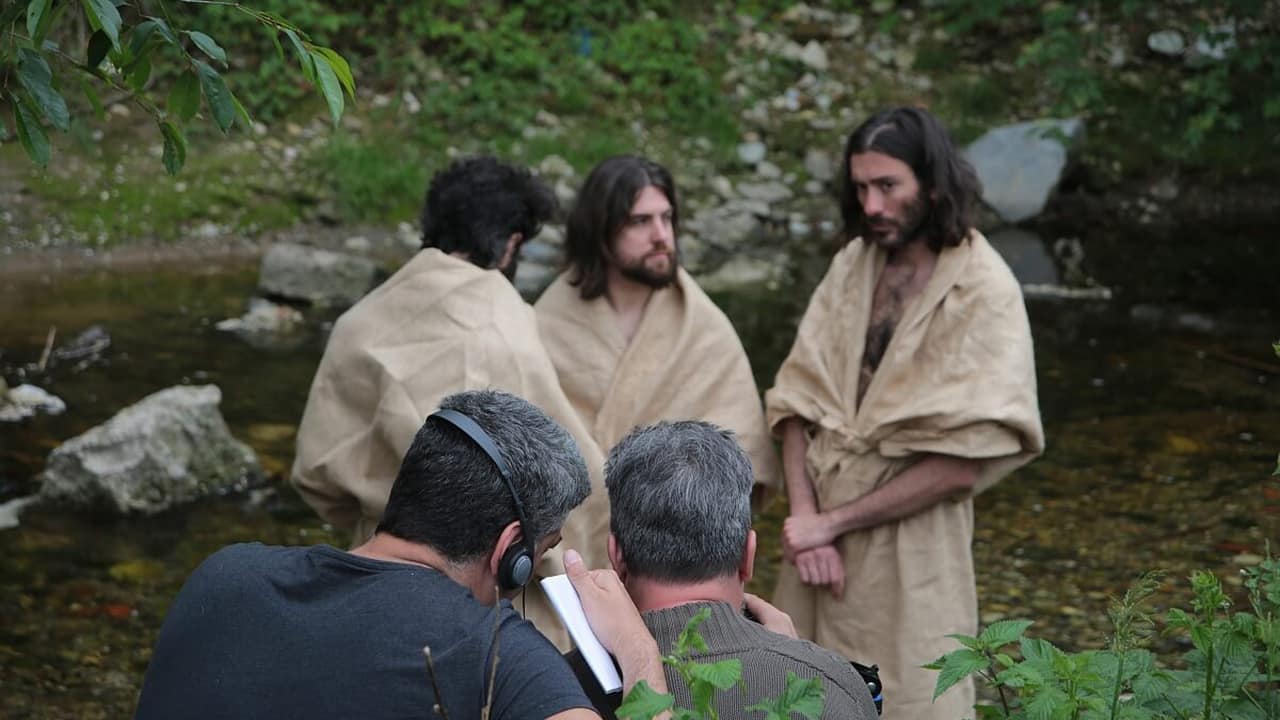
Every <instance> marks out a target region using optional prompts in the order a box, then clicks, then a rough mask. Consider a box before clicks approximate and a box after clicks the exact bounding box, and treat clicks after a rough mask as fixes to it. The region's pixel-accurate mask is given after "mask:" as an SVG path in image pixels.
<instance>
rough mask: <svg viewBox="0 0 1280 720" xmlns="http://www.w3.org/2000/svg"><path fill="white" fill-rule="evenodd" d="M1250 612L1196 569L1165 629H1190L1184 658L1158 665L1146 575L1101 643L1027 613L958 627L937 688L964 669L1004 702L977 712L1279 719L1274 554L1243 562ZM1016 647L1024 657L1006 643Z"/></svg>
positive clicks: (1278, 568) (1150, 577) (1279, 593)
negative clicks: (1080, 644) (1054, 637)
mask: <svg viewBox="0 0 1280 720" xmlns="http://www.w3.org/2000/svg"><path fill="white" fill-rule="evenodd" d="M1244 575H1245V580H1244V586H1245V587H1246V588H1247V589H1248V591H1249V601H1250V611H1249V612H1237V613H1231V612H1230V608H1231V602H1230V599H1229V598H1228V597H1227V595H1226V593H1225V592H1224V591H1223V589H1222V585H1221V583H1220V582H1219V581H1218V578H1217V577H1215V576H1214V575H1213V574H1212V573H1208V572H1197V573H1194V574H1193V575H1192V576H1191V588H1192V592H1193V600H1192V607H1191V611H1190V612H1187V611H1185V610H1181V609H1173V610H1170V611H1169V613H1168V618H1167V620H1168V629H1167V632H1180V633H1183V634H1185V635H1186V636H1187V637H1189V638H1190V640H1191V643H1192V649H1191V650H1190V651H1188V652H1187V653H1186V655H1185V656H1184V660H1185V664H1186V667H1185V668H1182V669H1167V668H1163V667H1160V665H1159V664H1158V663H1157V662H1156V660H1155V657H1154V655H1152V654H1151V653H1150V652H1149V651H1148V650H1146V649H1144V648H1143V647H1142V646H1143V645H1144V644H1145V641H1146V640H1147V638H1148V637H1149V636H1150V634H1151V632H1152V628H1153V627H1154V624H1153V619H1152V617H1151V615H1150V613H1149V612H1148V611H1146V610H1145V609H1144V608H1143V607H1142V603H1143V601H1145V600H1146V599H1147V598H1148V597H1150V596H1151V595H1152V594H1153V593H1154V592H1155V591H1156V590H1157V589H1158V587H1159V584H1160V579H1159V576H1158V575H1156V574H1147V575H1144V576H1143V577H1142V578H1140V579H1139V580H1138V581H1137V582H1136V583H1135V584H1134V585H1133V587H1132V588H1130V590H1129V591H1128V592H1127V593H1126V594H1125V596H1124V598H1122V599H1120V600H1118V601H1116V602H1115V603H1114V605H1113V607H1112V610H1111V612H1110V618H1111V622H1112V626H1113V628H1114V634H1113V635H1112V637H1111V638H1110V639H1109V642H1108V644H1107V647H1106V648H1105V649H1103V650H1089V651H1085V652H1079V653H1067V652H1064V651H1062V650H1061V649H1059V648H1057V647H1055V646H1054V645H1053V644H1052V643H1050V642H1048V641H1046V640H1040V639H1034V638H1028V637H1026V636H1025V632H1026V630H1027V628H1028V627H1029V626H1030V625H1031V622H1030V621H1026V620H1008V621H1001V622H998V623H993V624H992V625H991V626H990V627H988V628H987V629H986V630H984V631H983V632H982V633H981V634H980V635H979V636H978V637H976V638H974V637H967V636H954V637H955V638H956V639H957V640H958V641H959V642H960V644H961V645H962V647H961V648H960V649H958V650H955V651H953V652H950V653H947V654H946V655H944V656H942V657H941V658H939V659H938V660H937V661H935V662H934V663H931V664H930V665H929V666H928V667H931V668H933V669H936V670H939V675H938V682H937V685H936V689H935V693H934V697H937V696H938V695H940V694H941V693H942V692H944V691H945V690H947V689H948V688H950V687H951V686H952V685H954V684H956V683H957V682H960V681H961V680H963V679H964V678H966V677H970V676H976V677H977V678H979V679H981V680H982V681H983V682H985V683H986V684H987V685H988V686H990V687H992V688H993V689H994V690H995V691H996V693H997V695H998V696H999V699H1000V703H999V705H979V706H978V707H977V708H976V711H977V715H978V717H979V718H984V719H986V718H1002V719H1003V718H1018V719H1023V718H1026V719H1028V720H1030V719H1037V720H1040V719H1044V720H1048V719H1050V718H1052V719H1054V720H1057V719H1058V718H1063V719H1067V718H1070V719H1072V720H1074V719H1085V718H1089V719H1092V718H1110V719H1111V720H1118V719H1125V720H1145V719H1155V718H1160V719H1164V718H1169V719H1174V718H1177V719H1179V720H1189V719H1190V718H1198V719H1199V720H1211V719H1212V718H1242V719H1243V718H1248V719H1250V720H1253V719H1255V718H1256V719H1259V720H1262V719H1266V720H1275V719H1276V718H1280V686H1278V683H1280V561H1277V560H1276V559H1273V558H1271V557H1270V553H1269V552H1268V557H1267V559H1265V560H1264V561H1262V562H1261V563H1260V564H1259V565H1257V566H1255V567H1252V568H1248V569H1246V570H1245V571H1244ZM1014 644H1016V645H1017V646H1018V651H1017V657H1015V656H1014V654H1013V653H1012V652H1011V651H1010V650H1009V649H1008V646H1010V645H1014Z"/></svg>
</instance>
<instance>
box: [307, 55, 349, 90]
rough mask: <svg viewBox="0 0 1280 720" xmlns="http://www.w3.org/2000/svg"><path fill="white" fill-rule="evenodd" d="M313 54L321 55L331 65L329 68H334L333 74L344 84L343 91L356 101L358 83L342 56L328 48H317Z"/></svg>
mask: <svg viewBox="0 0 1280 720" xmlns="http://www.w3.org/2000/svg"><path fill="white" fill-rule="evenodd" d="M312 53H313V54H314V53H320V54H321V55H323V56H324V59H325V60H326V61H327V62H328V63H329V67H331V68H333V74H334V75H337V76H338V81H339V82H341V83H342V87H343V89H345V90H346V91H347V94H348V95H350V96H351V99H352V100H355V99H356V81H355V78H353V77H352V76H351V66H350V65H348V64H347V61H346V60H345V59H343V57H342V56H341V55H339V54H338V53H336V52H334V51H333V50H332V49H330V48H327V47H316V48H314V49H313V50H312Z"/></svg>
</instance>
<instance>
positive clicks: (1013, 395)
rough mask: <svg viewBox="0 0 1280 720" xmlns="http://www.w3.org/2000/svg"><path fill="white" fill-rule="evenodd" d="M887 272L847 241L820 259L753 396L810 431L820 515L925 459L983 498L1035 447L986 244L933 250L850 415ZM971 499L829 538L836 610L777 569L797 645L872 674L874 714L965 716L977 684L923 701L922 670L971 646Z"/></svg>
mask: <svg viewBox="0 0 1280 720" xmlns="http://www.w3.org/2000/svg"><path fill="white" fill-rule="evenodd" d="M885 260H886V255H885V252H884V251H883V250H881V249H879V248H878V247H876V246H875V245H874V244H868V243H864V242H863V241H862V240H860V239H857V240H854V241H853V242H851V243H849V245H847V246H846V247H845V248H844V249H843V250H841V251H840V253H839V254H837V255H836V257H835V259H834V260H833V261H832V263H831V268H830V269H829V270H828V271H827V274H826V277H824V278H823V280H822V282H821V284H820V285H819V286H818V289H817V290H816V291H814V294H813V297H812V298H811V300H810V301H809V307H808V309H807V310H806V311H805V315H804V318H803V319H802V320H801V322H800V327H799V330H798V331H797V336H796V340H795V344H794V345H793V346H792V348H791V353H790V355H789V356H788V357H787V359H786V361H785V362H784V363H783V365H782V367H781V368H780V369H779V370H778V376H777V382H776V385H775V387H773V388H772V389H771V390H769V392H768V394H767V395H766V398H765V404H766V412H767V414H768V418H769V425H770V427H771V428H773V429H774V430H775V431H776V430H777V428H778V423H779V422H781V421H782V420H784V419H785V418H788V417H792V416H797V417H800V418H803V419H804V420H805V421H807V423H808V433H809V449H808V453H807V456H806V465H807V469H808V473H809V477H810V478H811V479H812V481H813V485H814V492H815V495H816V497H817V501H818V506H819V508H820V509H830V508H834V507H836V506H838V505H842V504H844V503H847V502H849V501H852V500H854V499H856V498H858V497H860V496H862V495H864V494H866V493H868V492H870V491H871V490H873V489H875V488H876V487H879V486H880V485H882V484H884V483H885V482H887V481H888V480H889V479H891V478H892V477H893V476H894V475H896V474H897V473H898V472H900V471H901V470H902V469H904V468H906V467H907V466H909V465H910V464H912V463H913V462H915V461H916V460H918V459H919V458H920V457H921V454H923V453H939V454H944V455H952V456H956V457H964V458H975V459H981V460H983V461H984V462H983V464H982V471H981V473H980V477H979V479H978V485H977V488H976V489H975V492H980V491H982V490H984V489H986V488H987V487H990V486H991V484H992V483H994V482H996V481H997V480H998V479H1000V478H1001V477H1003V476H1004V475H1005V474H1007V473H1009V472H1010V471H1011V470H1013V469H1014V468H1016V467H1018V466H1020V465H1022V464H1023V463H1026V462H1028V461H1029V460H1030V459H1031V458H1033V457H1035V456H1036V455H1037V454H1039V453H1040V452H1041V451H1042V450H1043V449H1044V434H1043V430H1042V429H1041V425H1040V411H1039V404H1038V401H1037V399H1036V377H1035V360H1034V356H1033V352H1032V346H1031V331H1030V327H1029V325H1028V322H1027V315H1026V309H1025V306H1024V304H1023V300H1022V293H1021V289H1020V288H1019V286H1018V283H1017V281H1016V280H1015V279H1014V277H1013V274H1012V273H1011V272H1010V271H1009V268H1008V266H1007V265H1006V264H1005V263H1004V260H1003V259H1002V258H1001V257H1000V256H999V255H998V254H997V253H996V252H995V250H993V249H992V248H991V246H990V245H989V244H988V243H987V240H986V238H984V237H982V235H981V234H979V233H977V232H974V233H972V234H971V235H970V238H969V240H968V241H966V242H965V243H962V244H961V245H960V246H959V247H955V248H948V249H944V250H943V251H942V253H941V254H940V256H939V257H938V262H937V265H936V267H935V269H934V272H933V276H932V278H931V279H930V281H929V283H928V285H927V286H926V287H925V288H924V290H923V291H922V292H921V293H920V294H919V295H918V296H917V297H916V298H915V299H914V300H912V301H911V302H910V304H909V305H908V306H907V308H906V309H905V311H904V313H903V317H902V319H901V320H900V321H899V323H898V326H897V328H896V330H895V332H894V334H893V338H892V340H891V341H890V343H889V346H888V348H887V349H886V350H885V354H884V357H883V359H882V360H881V363H880V366H879V369H878V370H877V371H876V373H875V375H874V376H873V378H872V380H871V382H870V385H869V386H868V387H867V390H866V394H865V395H864V397H863V399H862V405H861V407H859V406H858V404H857V396H858V380H859V371H860V369H861V365H862V354H863V349H864V347H863V346H864V344H865V341H866V335H867V323H868V319H869V317H870V312H871V303H872V295H873V293H874V291H875V285H876V279H877V277H878V276H879V272H880V270H881V269H882V268H883V267H884V265H885ZM972 542H973V502H972V500H971V499H970V498H965V499H963V500H961V501H957V502H952V501H944V502H942V503H939V504H938V505H935V506H934V507H932V508H930V509H928V510H925V511H924V512H921V513H918V514H916V515H913V516H911V517H908V518H905V519H903V520H900V521H898V522H893V523H888V524H885V525H881V526H879V527H875V528H872V529H870V530H866V531H859V532H852V533H848V534H846V535H844V536H842V537H841V538H840V539H839V540H837V541H836V547H837V548H838V549H839V551H840V553H841V556H842V557H843V559H844V566H845V575H846V589H845V596H844V599H843V600H836V599H834V598H832V597H831V594H830V592H828V590H827V589H826V588H813V587H811V586H807V585H804V584H802V583H801V582H800V580H799V577H798V575H797V573H796V569H795V566H794V565H791V564H790V563H784V564H783V567H782V572H781V574H780V577H779V580H778V589H777V594H776V596H775V598H774V599H775V601H776V602H777V603H778V604H779V605H780V606H781V607H782V609H783V610H786V611H787V612H789V613H791V615H792V618H793V619H794V621H795V623H796V627H797V629H798V630H799V631H800V633H801V635H802V636H803V637H807V638H809V639H812V640H814V641H815V642H817V643H818V644H819V645H822V646H824V647H827V648H829V649H831V650H835V651H837V652H840V653H842V654H845V655H847V656H849V657H850V658H852V659H856V660H859V661H861V662H866V663H877V664H879V666H880V668H881V673H882V677H883V680H884V688H885V717H886V718H892V719H895V720H898V719H902V718H912V719H916V718H937V719H938V720H944V719H945V720H956V719H957V718H961V717H973V697H974V695H973V686H972V684H963V685H961V686H958V687H956V688H954V689H953V690H951V691H949V692H947V693H946V694H944V695H943V696H942V697H940V698H938V701H937V703H934V704H932V705H931V704H930V698H932V696H933V687H934V684H935V681H936V680H937V673H935V672H933V671H930V670H923V669H920V667H919V666H920V665H922V664H924V663H927V662H930V661H932V660H934V659H936V658H937V657H939V656H940V655H942V654H943V653H945V652H948V651H950V650H953V649H955V648H956V647H958V646H957V645H956V642H955V641H954V640H951V639H948V638H947V637H945V636H946V635H948V634H951V633H964V634H967V635H972V634H975V630H976V626H977V616H978V611H977V596H976V589H975V584H974V572H973V555H972V552H971V545H972Z"/></svg>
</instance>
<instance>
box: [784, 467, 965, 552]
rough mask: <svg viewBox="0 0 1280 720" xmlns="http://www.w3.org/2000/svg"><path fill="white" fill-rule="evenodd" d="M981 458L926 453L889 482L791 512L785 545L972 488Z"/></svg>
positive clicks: (878, 521)
mask: <svg viewBox="0 0 1280 720" xmlns="http://www.w3.org/2000/svg"><path fill="white" fill-rule="evenodd" d="M981 468H982V463H981V461H979V460H970V459H968V458H958V457H953V456H950V455H927V456H925V457H924V459H922V460H920V461H919V462H917V463H916V464H914V465H912V466H911V467H909V468H907V469H906V470H903V471H902V472H901V473H898V474H897V475H896V476H894V477H893V478H892V479H890V480H889V482H887V483H885V484H884V485H881V486H880V487H878V488H876V489H875V490H872V491H871V492H869V493H867V494H866V495H863V496H862V497H860V498H857V499H856V500H850V501H849V502H847V503H845V504H843V505H840V506H837V507H834V508H831V509H829V510H825V511H823V512H820V513H817V514H814V515H807V516H803V515H802V516H797V515H792V516H791V517H789V518H787V519H786V521H785V522H784V523H783V526H782V546H783V550H784V552H785V553H786V554H787V555H788V556H792V555H794V554H796V553H800V552H803V551H804V550H807V549H809V548H814V547H819V546H822V545H827V544H829V543H831V542H833V541H834V540H835V539H836V538H838V537H840V536H841V535H844V534H845V533H847V532H853V531H855V530H865V529H867V528H873V527H876V526H878V525H883V524H885V523H888V522H893V521H895V520H901V519H902V518H905V517H909V516H911V515H915V514H916V513H918V512H921V511H923V510H927V509H928V508H931V507H933V506H934V505H937V504H938V503H940V502H944V501H946V500H951V499H954V498H957V497H961V496H964V495H967V494H968V493H970V492H972V491H973V486H974V484H975V483H976V482H977V480H978V472H979V471H980V470H981Z"/></svg>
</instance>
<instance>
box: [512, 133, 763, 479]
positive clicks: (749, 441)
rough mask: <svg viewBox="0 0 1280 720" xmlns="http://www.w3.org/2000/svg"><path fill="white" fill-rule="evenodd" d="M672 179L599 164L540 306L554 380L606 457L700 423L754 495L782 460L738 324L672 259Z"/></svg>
mask: <svg viewBox="0 0 1280 720" xmlns="http://www.w3.org/2000/svg"><path fill="white" fill-rule="evenodd" d="M678 225H679V203H678V200H677V197H676V188H675V184H674V181H673V180H672V178H671V174H670V173H669V172H667V170H666V169H665V168H663V167H662V166H660V165H658V164H656V163H653V162H651V161H649V160H646V159H644V158H640V157H635V156H630V155H624V156H618V157H613V158H610V159H608V160H605V161H604V162H602V163H601V164H600V165H598V166H596V168H595V169H594V170H592V172H591V174H590V175H589V176H588V177H587V180H586V182H585V184H584V185H583V188H582V190H581V192H579V193H578V201H577V204H576V206H575V207H574V210H573V212H572V213H571V214H570V217H569V220H568V227H567V245H568V255H569V257H568V260H569V269H568V271H567V272H565V273H563V274H561V275H560V276H559V277H558V278H556V280H555V281H554V282H553V283H552V284H551V286H550V287H549V288H547V290H546V291H545V292H544V293H543V295H542V297H541V298H539V299H538V302H537V303H536V304H535V309H536V310H537V315H538V325H539V329H540V330H541V332H542V339H543V341H544V342H545V343H546V346H547V350H548V351H549V352H550V353H551V359H552V362H553V363H554V364H555V366H556V371H557V373H558V374H559V377H560V384H561V386H562V387H563V388H564V391H565V394H567V395H568V397H569V400H570V402H572V404H573V407H574V409H575V410H576V411H577V413H578V415H579V416H580V417H581V418H582V420H583V422H584V423H586V425H587V427H588V428H589V430H590V431H591V435H592V437H593V438H595V440H596V443H597V444H598V445H599V446H600V448H601V449H602V450H606V451H607V449H608V448H611V447H613V446H614V444H616V443H617V442H618V441H619V440H621V439H622V438H623V436H625V435H626V434H627V433H628V432H630V431H631V430H632V428H635V427H637V426H640V425H649V424H652V423H655V422H658V421H660V420H704V421H707V422H710V423H714V424H716V425H719V426H721V427H725V428H728V429H731V430H733V431H734V433H735V435H736V436H737V438H738V442H740V443H741V444H742V446H743V448H744V449H745V450H746V451H747V453H748V455H749V456H750V457H751V461H752V465H753V470H754V472H755V481H756V485H757V488H760V487H768V486H773V485H775V484H776V483H777V478H778V464H777V456H776V452H775V450H774V447H773V442H772V441H771V440H770V438H769V433H768V430H767V429H766V427H765V423H764V413H763V412H762V410H761V404H760V394H759V391H758V390H757V388H756V383H755V379H754V377H753V376H752V374H751V365H750V363H749V362H748V360H747V354H746V352H745V351H744V350H743V348H742V342H741V341H740V340H739V339H738V334H737V332H736V331H734V329H733V325H732V324H731V323H730V322H729V319H728V318H727V317H725V314H724V313H723V312H721V310H720V308H718V307H716V305H715V303H713V302H712V301H711V299H710V298H709V297H707V295H706V293H704V292H703V291H702V289H701V288H699V287H698V285H697V283H696V282H694V280H693V278H692V277H690V276H689V274H688V273H687V272H685V271H684V270H683V269H682V268H681V267H680V266H679V263H678V254H677V251H676V247H677V242H676V232H677V229H678Z"/></svg>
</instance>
